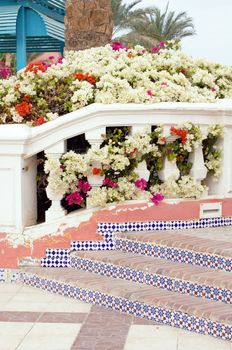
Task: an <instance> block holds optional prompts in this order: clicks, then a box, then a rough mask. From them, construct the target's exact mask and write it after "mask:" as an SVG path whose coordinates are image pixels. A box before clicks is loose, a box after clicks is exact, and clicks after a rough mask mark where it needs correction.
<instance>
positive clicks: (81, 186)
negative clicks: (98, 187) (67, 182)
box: [77, 180, 91, 193]
mask: <svg viewBox="0 0 232 350" xmlns="http://www.w3.org/2000/svg"><path fill="white" fill-rule="evenodd" d="M77 186H78V188H79V189H80V190H81V191H82V192H84V193H87V192H88V191H89V190H91V186H90V184H89V182H88V181H84V180H79V181H78V184H77Z"/></svg>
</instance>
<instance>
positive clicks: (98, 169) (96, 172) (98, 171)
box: [92, 168, 101, 175]
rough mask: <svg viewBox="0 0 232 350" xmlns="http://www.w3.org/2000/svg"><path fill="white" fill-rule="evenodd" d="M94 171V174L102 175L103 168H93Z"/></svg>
mask: <svg viewBox="0 0 232 350" xmlns="http://www.w3.org/2000/svg"><path fill="white" fill-rule="evenodd" d="M92 173H93V175H100V174H101V169H100V168H93V170H92Z"/></svg>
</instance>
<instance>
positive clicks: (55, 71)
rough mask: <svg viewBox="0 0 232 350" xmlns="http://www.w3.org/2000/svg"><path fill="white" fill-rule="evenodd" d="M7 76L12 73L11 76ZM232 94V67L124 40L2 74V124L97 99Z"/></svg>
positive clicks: (34, 121)
mask: <svg viewBox="0 0 232 350" xmlns="http://www.w3.org/2000/svg"><path fill="white" fill-rule="evenodd" d="M5 77H6V76H5ZM231 96H232V68H231V67H226V66H222V65H220V64H217V63H212V62H209V61H206V60H202V59H197V60H196V59H193V58H191V57H189V56H187V55H186V54H185V53H183V52H182V51H181V50H180V49H179V48H178V45H176V44H175V43H173V42H169V43H166V44H165V43H163V42H162V43H160V45H158V46H157V47H155V48H152V49H151V50H146V49H144V48H143V47H141V46H136V47H134V48H126V47H123V45H121V44H119V43H113V44H111V45H107V46H105V47H99V48H92V49H88V50H83V51H77V52H68V53H67V55H66V56H65V58H60V59H59V60H58V61H57V62H36V63H30V64H29V65H28V66H27V67H26V68H25V69H23V70H21V71H20V72H19V73H18V74H17V76H11V77H9V78H6V79H0V123H3V124H4V123H28V124H29V125H32V126H37V125H41V124H43V123H45V122H47V121H50V120H53V119H55V118H57V117H59V116H61V115H64V114H67V113H69V112H71V111H75V110H78V109H79V108H81V107H84V106H87V105H89V104H91V103H94V102H97V103H104V104H109V103H156V102H165V101H169V102H170V101H176V102H178V101H182V102H213V101H215V99H217V98H224V97H231Z"/></svg>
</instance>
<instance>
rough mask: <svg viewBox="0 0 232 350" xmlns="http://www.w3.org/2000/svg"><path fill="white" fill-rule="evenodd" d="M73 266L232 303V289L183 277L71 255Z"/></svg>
mask: <svg viewBox="0 0 232 350" xmlns="http://www.w3.org/2000/svg"><path fill="white" fill-rule="evenodd" d="M71 267H73V268H76V269H80V270H84V271H89V272H94V273H97V274H100V275H104V276H109V277H113V278H118V279H123V280H127V281H132V282H137V283H141V284H147V285H150V286H154V287H159V288H163V289H167V290H170V291H174V292H177V293H182V294H188V295H192V296H195V297H203V298H207V299H211V300H215V301H221V302H224V303H226V304H232V290H227V289H221V288H217V287H213V286H208V285H203V284H197V283H191V282H187V281H183V280H181V279H175V278H170V277H166V276H162V275H158V274H150V273H146V272H144V271H138V270H135V269H132V268H128V267H124V266H117V265H114V264H109V263H104V262H98V261H96V260H94V261H93V260H91V259H86V258H84V259H83V258H79V257H78V258H76V257H71Z"/></svg>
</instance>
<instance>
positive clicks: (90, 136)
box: [85, 127, 106, 187]
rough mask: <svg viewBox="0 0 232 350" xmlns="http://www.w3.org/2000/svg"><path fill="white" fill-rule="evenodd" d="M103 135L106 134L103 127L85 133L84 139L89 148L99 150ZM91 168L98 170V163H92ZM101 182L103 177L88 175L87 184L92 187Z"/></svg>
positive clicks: (99, 184)
mask: <svg viewBox="0 0 232 350" xmlns="http://www.w3.org/2000/svg"><path fill="white" fill-rule="evenodd" d="M105 133H106V128H105V127H101V128H97V129H94V130H90V131H87V132H86V133H85V139H86V140H87V141H88V142H89V144H90V145H91V147H94V148H97V149H99V148H100V146H101V144H102V141H103V136H104V135H105ZM92 166H93V168H95V169H98V168H100V163H99V162H97V161H96V162H93V164H92ZM103 180H104V176H102V175H100V174H99V175H97V174H95V175H94V174H88V182H89V184H90V185H91V186H92V187H98V186H101V185H102V181H103Z"/></svg>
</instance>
